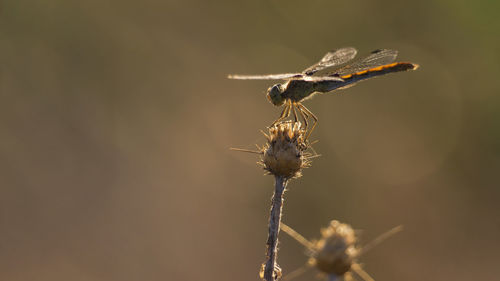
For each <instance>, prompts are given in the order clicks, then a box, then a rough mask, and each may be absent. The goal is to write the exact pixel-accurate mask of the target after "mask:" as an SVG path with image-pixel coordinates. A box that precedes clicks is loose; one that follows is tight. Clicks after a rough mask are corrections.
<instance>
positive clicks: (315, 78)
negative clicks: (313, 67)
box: [297, 76, 344, 82]
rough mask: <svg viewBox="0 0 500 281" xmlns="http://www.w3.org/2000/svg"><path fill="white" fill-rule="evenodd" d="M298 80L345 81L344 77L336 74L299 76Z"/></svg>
mask: <svg viewBox="0 0 500 281" xmlns="http://www.w3.org/2000/svg"><path fill="white" fill-rule="evenodd" d="M297 80H304V81H311V82H321V81H338V82H344V79H342V78H340V77H336V76H304V77H301V78H298V79H297Z"/></svg>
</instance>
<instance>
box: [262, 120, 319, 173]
mask: <svg viewBox="0 0 500 281" xmlns="http://www.w3.org/2000/svg"><path fill="white" fill-rule="evenodd" d="M305 133H306V130H305V129H303V128H302V126H301V123H300V122H290V121H287V122H281V123H277V124H276V125H274V126H272V127H271V128H269V135H267V134H264V135H265V136H266V137H267V144H266V145H265V146H264V148H263V156H262V161H261V163H262V164H263V166H264V169H265V170H267V171H268V172H269V173H270V174H272V175H275V176H280V177H284V178H287V179H290V178H296V177H300V176H301V171H302V169H303V168H305V167H309V165H310V161H309V160H308V157H307V156H308V155H307V154H306V153H304V151H305V150H306V149H307V148H308V147H309V145H308V143H307V142H306V141H305Z"/></svg>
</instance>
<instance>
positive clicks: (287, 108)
mask: <svg viewBox="0 0 500 281" xmlns="http://www.w3.org/2000/svg"><path fill="white" fill-rule="evenodd" d="M291 107H292V101H291V100H288V102H287V103H286V105H285V107H284V108H283V111H282V112H281V115H280V117H279V118H278V119H276V120H275V121H274V122H273V123H272V124H271V126H269V127H272V126H274V125H275V124H277V123H279V122H281V121H282V120H283V119H285V118H287V117H288V116H290V108H291Z"/></svg>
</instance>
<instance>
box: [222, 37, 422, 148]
mask: <svg viewBox="0 0 500 281" xmlns="http://www.w3.org/2000/svg"><path fill="white" fill-rule="evenodd" d="M356 54H357V50H356V49H355V48H352V47H347V48H340V49H337V50H333V51H330V52H328V53H326V54H325V55H324V56H323V58H322V59H321V60H320V61H319V62H317V63H315V64H313V65H312V66H310V67H308V68H306V69H305V70H304V71H302V72H300V73H282V74H266V75H240V74H231V75H228V78H229V79H238V80H284V81H286V82H284V83H278V84H275V85H273V86H271V87H270V88H269V89H268V90H267V95H266V96H267V99H268V100H269V101H270V102H271V103H272V104H273V105H275V106H284V107H283V111H282V112H281V114H280V117H279V118H278V119H276V120H275V121H274V122H273V123H272V124H271V126H273V125H275V124H276V123H278V122H281V121H283V120H284V119H287V118H288V117H290V114H291V112H293V116H294V119H295V122H297V120H298V118H297V112H298V113H299V115H300V116H301V117H302V119H303V120H304V125H305V128H307V127H308V119H309V117H311V118H312V119H313V120H314V123H313V125H312V127H311V129H310V130H309V132H308V133H307V135H306V138H305V139H307V138H308V137H309V136H310V135H311V133H312V131H313V130H314V128H315V127H316V125H317V123H318V117H316V115H314V113H312V112H311V111H310V110H309V109H308V108H307V107H305V106H304V105H303V104H302V102H303V101H304V100H307V99H309V98H311V97H312V96H314V95H315V94H317V93H328V92H332V91H333V90H337V89H345V88H348V87H351V86H353V85H354V84H356V83H357V82H359V81H362V80H365V79H368V78H372V77H377V76H380V75H384V74H388V73H393V72H400V71H407V70H415V69H417V68H418V67H419V66H418V64H414V63H411V62H394V61H395V60H396V57H397V55H398V51H396V50H389V49H377V50H375V51H373V52H371V53H370V54H369V55H368V56H365V57H363V58H361V59H358V60H356V61H354V62H352V63H350V64H347V63H348V62H349V61H351V60H353V59H354V57H355V56H356ZM344 64H345V65H344Z"/></svg>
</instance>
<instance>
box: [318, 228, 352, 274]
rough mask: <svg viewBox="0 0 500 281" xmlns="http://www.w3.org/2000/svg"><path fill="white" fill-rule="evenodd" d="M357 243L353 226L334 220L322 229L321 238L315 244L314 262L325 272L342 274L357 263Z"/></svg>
mask: <svg viewBox="0 0 500 281" xmlns="http://www.w3.org/2000/svg"><path fill="white" fill-rule="evenodd" d="M356 243H357V239H356V236H355V233H354V230H353V229H352V227H351V226H350V225H348V224H344V223H340V222H338V221H336V220H333V221H331V222H330V225H329V226H328V227H326V228H324V229H321V239H320V240H319V241H317V242H316V243H315V245H314V248H315V249H314V252H315V255H314V257H313V259H312V262H313V263H314V264H315V266H316V268H318V269H319V270H320V271H322V272H324V273H327V274H335V275H336V276H342V275H344V274H345V273H346V272H348V271H349V270H350V269H351V266H352V265H353V264H354V263H355V259H356V257H357V254H358V249H357V248H356Z"/></svg>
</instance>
